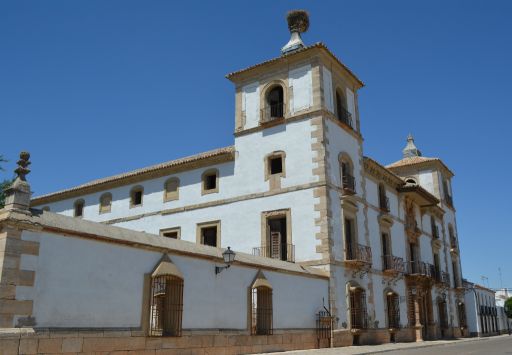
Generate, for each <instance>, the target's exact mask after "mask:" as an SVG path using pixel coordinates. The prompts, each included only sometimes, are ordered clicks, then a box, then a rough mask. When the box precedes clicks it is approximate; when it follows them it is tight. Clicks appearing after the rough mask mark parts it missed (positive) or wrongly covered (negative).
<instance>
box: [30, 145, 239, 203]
mask: <svg viewBox="0 0 512 355" xmlns="http://www.w3.org/2000/svg"><path fill="white" fill-rule="evenodd" d="M234 151H235V147H234V146H233V145H231V146H227V147H222V148H217V149H212V150H209V151H206V152H201V153H198V154H194V155H189V156H186V157H183V158H178V159H173V160H168V161H165V162H163V163H158V164H153V165H149V166H146V167H142V168H138V169H135V170H130V171H127V172H123V173H119V174H115V175H111V176H107V177H103V178H99V179H94V180H91V181H88V182H85V183H83V184H80V185H76V186H73V187H70V188H67V189H63V190H59V191H55V192H51V193H48V194H44V195H39V196H35V197H33V198H32V199H31V200H32V202H39V201H37V200H41V199H45V198H49V197H55V196H58V195H62V194H65V193H71V192H74V191H79V190H82V189H86V188H91V187H93V186H97V185H101V184H106V183H109V182H113V181H117V180H122V179H126V178H130V177H135V176H139V175H143V174H146V173H150V172H153V171H158V170H162V169H166V168H170V167H173V166H179V165H183V164H186V163H190V162H194V161H198V160H202V159H207V158H211V157H215V156H217V155H223V154H230V153H231V154H232V153H233V152H234Z"/></svg>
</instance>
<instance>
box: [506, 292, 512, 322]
mask: <svg viewBox="0 0 512 355" xmlns="http://www.w3.org/2000/svg"><path fill="white" fill-rule="evenodd" d="M505 313H506V314H507V317H508V318H512V297H509V298H508V299H507V300H506V301H505Z"/></svg>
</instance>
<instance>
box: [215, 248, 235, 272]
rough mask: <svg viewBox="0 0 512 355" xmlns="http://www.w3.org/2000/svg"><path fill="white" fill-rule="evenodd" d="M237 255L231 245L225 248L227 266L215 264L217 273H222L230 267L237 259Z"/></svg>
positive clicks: (224, 256)
mask: <svg viewBox="0 0 512 355" xmlns="http://www.w3.org/2000/svg"><path fill="white" fill-rule="evenodd" d="M235 256H236V253H235V252H234V251H233V250H231V247H228V248H227V249H226V250H224V252H223V253H222V258H223V259H224V264H226V266H215V275H217V274H220V273H221V272H222V271H223V270H224V269H227V268H229V267H230V266H231V264H232V263H233V261H235Z"/></svg>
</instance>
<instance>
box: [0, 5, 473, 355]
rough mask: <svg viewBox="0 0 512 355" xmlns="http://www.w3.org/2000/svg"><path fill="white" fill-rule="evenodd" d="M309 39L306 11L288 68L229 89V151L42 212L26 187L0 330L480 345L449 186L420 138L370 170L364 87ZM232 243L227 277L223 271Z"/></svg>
mask: <svg viewBox="0 0 512 355" xmlns="http://www.w3.org/2000/svg"><path fill="white" fill-rule="evenodd" d="M305 28H307V17H304V14H302V13H300V12H299V13H294V14H293V15H292V17H291V20H290V29H291V31H292V40H291V41H290V42H289V43H288V44H287V45H286V46H285V47H284V48H283V52H282V54H281V55H280V56H279V57H277V58H274V59H271V60H268V61H266V62H263V63H260V64H256V65H253V66H250V67H248V68H246V69H243V70H240V71H236V72H233V73H230V74H228V76H227V77H228V79H229V80H231V81H232V82H233V84H234V85H235V129H234V131H235V141H234V145H233V146H229V147H225V148H221V149H217V150H214V151H210V152H206V153H202V154H198V155H195V156H191V157H187V158H183V159H178V160H173V161H169V162H166V163H162V164H158V165H155V166H150V167H147V168H142V169H139V170H135V171H132V172H128V173H124V174H120V175H116V176H112V177H107V178H102V179H99V180H96V181H92V182H89V183H86V184H82V185H78V186H76V187H73V188H70V189H65V190H62V191H58V192H55V193H51V194H48V195H44V196H38V197H35V198H33V199H32V200H31V202H30V205H31V207H32V208H33V209H32V210H30V211H28V210H27V208H26V207H27V206H26V204H25V203H24V202H23V201H24V200H23V199H24V198H26V196H28V191H29V188H27V186H25V185H24V184H26V183H25V182H23V179H21V178H20V179H21V180H20V179H19V180H20V181H18V184H15V186H14V187H13V188H12V189H11V190H9V196H10V197H9V199H8V204H7V206H6V209H4V210H2V211H1V212H0V225H1V226H2V228H4V229H3V231H4V236H6V237H5V238H7V239H6V240H8V241H9V243H11V244H12V248H13V249H12V250H15V251H16V252H15V255H14V256H12V260H8V259H7V258H3V259H2V258H0V260H3V264H2V265H3V270H8V269H13V270H14V271H12V272H10V273H3V274H1V275H2V276H1V277H2V279H1V280H0V284H1V282H3V281H5V282H9V285H10V286H9V287H8V290H7V288H4V289H2V290H6V291H5V293H0V295H8V297H6V296H0V297H3V298H1V299H3V302H4V303H0V314H2V318H0V320H1V322H0V326H1V327H6V328H9V327H22V326H25V327H32V328H33V329H36V330H37V329H55V328H59V329H60V330H61V331H62V330H70V329H79V330H78V333H77V334H78V336H77V338H78V339H80V340H77V344H78V343H80V344H82V345H81V347H79V346H78V345H77V346H76V348H77V349H78V348H80V350H78V351H77V352H79V351H103V350H101V349H103V348H101V346H97V344H103V343H102V342H101V340H98V339H95V341H94V342H92V341H87V340H86V339H85V338H84V337H83V336H82V333H80V332H81V331H82V329H90V328H94V329H96V330H98V329H99V330H100V331H102V332H103V333H102V334H107V333H105V332H107V329H109V330H108V332H110V331H111V330H112V329H114V330H116V329H117V331H118V332H117V333H115V335H112V333H108V334H110V335H109V336H112V337H115V338H116V339H117V338H120V339H121V340H119V342H120V343H122V344H127V340H126V339H124V340H123V337H130V338H133V339H136V340H130V341H131V342H132V343H134V344H135V343H136V344H138V345H137V346H138V347H139V348H137V349H132V348H130V349H122V346H121V348H120V347H116V346H112V347H110V348H109V347H108V346H106V345H105V348H108V349H109V350H108V351H110V350H131V351H138V350H140V349H141V348H144V349H147V348H148V346H149V345H148V344H157V345H154V346H159V347H163V346H164V345H165V344H170V343H172V346H174V347H176V346H181V347H182V348H187V349H192V348H194V347H198V344H203V343H202V342H204V343H205V344H207V346H210V345H211V347H212V348H213V347H215V344H216V342H220V343H221V344H222V345H217V346H218V347H219V349H218V350H219V351H220V349H222V351H224V350H226V349H228V348H229V351H233V352H235V353H236V352H238V353H244V352H256V351H262V350H268V351H270V350H286V349H291V348H294V347H295V348H307V347H317V346H322V344H323V345H326V344H325V341H324V340H325V339H328V340H327V344H328V343H329V339H330V341H332V343H333V344H334V345H337V346H341V345H351V344H354V343H355V344H359V343H384V342H389V341H420V340H423V339H438V338H450V337H454V336H455V337H457V336H463V335H467V331H466V328H467V325H466V316H465V313H466V311H465V303H467V299H466V300H465V296H464V288H463V285H462V281H461V280H462V277H461V266H460V250H459V245H458V235H457V224H456V213H455V208H454V204H453V190H452V182H451V180H452V177H453V173H452V171H451V170H450V169H449V168H448V167H447V166H446V165H445V164H444V163H443V162H442V161H441V160H440V159H439V158H427V157H424V156H422V155H421V153H420V151H419V150H418V149H417V147H416V146H415V144H414V140H413V138H412V136H409V137H408V139H407V146H406V147H405V149H404V150H403V158H402V159H401V160H399V161H397V162H395V163H393V164H390V165H388V166H387V167H385V166H383V165H381V164H379V163H378V162H376V161H375V160H373V159H371V158H370V157H366V156H364V154H363V138H362V132H361V130H360V117H359V106H358V90H359V89H361V88H362V87H363V83H362V82H361V80H359V79H358V78H357V77H356V76H355V74H354V73H353V72H351V71H350V70H349V69H348V68H347V67H346V66H345V65H344V64H343V63H342V62H341V61H340V60H339V59H338V58H337V57H336V56H335V55H334V54H333V53H332V52H330V51H329V50H328V49H327V47H326V46H325V45H323V44H321V43H318V44H314V45H311V46H304V44H303V43H302V41H301V40H300V36H299V32H300V31H303V30H304V29H305ZM25 158H26V159H25ZM25 158H22V159H21V160H20V162H21V165H20V166H21V167H23V166H26V165H27V160H28V158H27V157H26V156H25ZM22 173H23V171H22ZM22 175H23V174H22ZM22 177H24V175H23V176H22ZM20 199H21V200H23V201H22V202H20V201H19V200H20ZM27 204H28V203H27ZM11 244H10V245H11ZM20 245H22V247H21V249H19V246H20ZM228 246H229V247H231V249H232V250H234V251H235V252H236V258H235V261H234V263H233V265H232V267H230V268H229V269H228V270H224V271H222V273H220V274H217V273H214V272H213V270H214V269H215V268H214V266H215V265H216V264H219V263H222V257H223V254H222V253H223V252H225V251H226V248H227V247H228ZM1 252H2V249H0V253H1ZM5 252H7V249H5ZM6 255H7V254H6ZM221 265H222V264H221ZM6 275H11V276H6ZM12 275H17V276H12ZM0 287H3V286H0ZM6 287H7V286H6ZM7 300H8V302H7ZM7 305H9V306H7ZM13 305H14V306H13ZM169 309H171V310H172V312H171V313H170V311H168V310H169ZM166 310H167V311H166ZM329 316H331V317H332V318H329ZM331 319H332V322H331ZM122 329H129V330H130V332H128V333H122V331H121V330H122ZM52 331H53V330H52ZM73 331H74V330H73ZM137 332H138V333H137ZM476 332H478V329H477V330H476ZM52 334H53V333H52ZM58 334H60V333H58V332H57V334H56V335H54V336H55V337H56V338H59V335H58ZM157 335H174V336H177V335H181V336H182V339H181V340H176V339H175V338H172V339H167V338H166V340H161V339H160V340H155V336H157ZM105 336H106V335H105ZM258 336H265V338H258ZM294 336H295V337H296V338H293V337H294ZM223 337H224V338H223ZM225 337H230V338H229V339H230V340H229V341H228V340H226V339H228V338H225ZM139 338H142V340H141V339H139ZM261 339H264V340H261ZM283 339H284V340H283ZM0 341H1V340H0ZM116 341H117V340H116ZM322 341H324V342H323V343H322ZM64 342H65V340H63V339H61V346H62V349H63V348H64ZM40 343H41V342H39V343H38V344H40ZM114 343H115V342H114ZM220 343H219V344H220ZM261 343H263V344H261ZM0 344H1V343H0ZM19 344H20V343H19V340H18V345H19ZM85 344H88V345H87V346H88V347H87V350H86V349H85ZM141 344H144V345H141ZM177 344H178V345H177ZM39 346H40V345H39ZM123 346H126V345H123ZM169 346H171V345H169ZM201 346H202V345H201ZM205 347H206V345H205ZM243 347H246V348H243Z"/></svg>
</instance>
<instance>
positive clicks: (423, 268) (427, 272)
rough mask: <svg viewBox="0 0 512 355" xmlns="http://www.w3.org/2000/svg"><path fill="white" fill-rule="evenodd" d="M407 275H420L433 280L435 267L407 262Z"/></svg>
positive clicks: (423, 263)
mask: <svg viewBox="0 0 512 355" xmlns="http://www.w3.org/2000/svg"><path fill="white" fill-rule="evenodd" d="M407 273H408V274H409V275H420V276H426V277H430V278H433V277H434V276H435V267H434V265H432V264H429V263H425V262H423V261H409V262H408V263H407Z"/></svg>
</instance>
